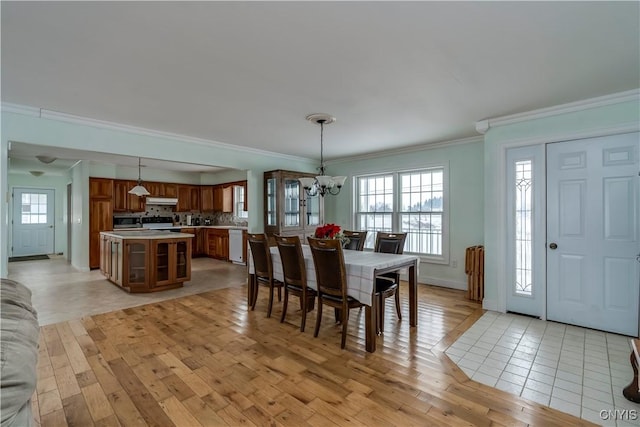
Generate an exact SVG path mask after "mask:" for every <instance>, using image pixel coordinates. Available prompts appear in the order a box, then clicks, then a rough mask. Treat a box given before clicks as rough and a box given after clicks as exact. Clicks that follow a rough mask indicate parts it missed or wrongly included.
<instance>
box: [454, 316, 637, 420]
mask: <svg viewBox="0 0 640 427" xmlns="http://www.w3.org/2000/svg"><path fill="white" fill-rule="evenodd" d="M630 353H631V347H630V344H629V338H628V337H626V336H622V335H616V334H610V333H606V332H601V331H595V330H592V329H586V328H580V327H576V326H571V325H565V324H561V323H555V322H547V321H542V320H538V319H533V318H529V317H526V316H519V315H514V314H503V313H497V312H492V311H490V312H487V313H485V314H484V315H483V316H482V317H481V318H480V319H478V321H477V322H476V323H475V324H474V325H473V326H472V327H471V328H469V329H468V330H467V331H466V332H465V333H464V334H462V335H461V336H460V338H459V339H458V340H456V342H455V343H453V344H452V345H451V346H450V347H449V348H448V349H447V350H446V354H447V356H449V358H451V359H452V360H453V361H454V362H455V363H456V364H457V365H458V366H459V367H460V368H461V369H462V370H463V371H464V372H465V373H466V374H467V375H468V376H469V378H472V379H473V380H475V381H477V382H480V383H482V384H486V385H489V386H492V387H496V388H498V389H500V390H504V391H508V392H511V393H513V394H516V395H519V396H522V397H524V398H527V399H530V400H533V401H535V402H538V403H541V404H543V405H547V406H550V407H552V408H555V409H558V410H561V411H563V412H567V413H570V414H573V415H576V416H578V417H581V418H583V419H585V420H588V421H591V422H594V423H596V424H602V425H605V426H619V427H622V426H636V427H637V426H639V425H640V404H636V403H633V402H630V401H628V400H626V399H625V398H624V397H623V396H622V389H623V388H624V387H625V386H627V385H628V384H629V383H630V382H631V379H632V378H633V370H632V368H631V365H630V363H629V355H630ZM616 410H617V412H616ZM601 411H609V412H603V413H602V415H601ZM616 415H617V417H616ZM614 418H618V420H615V419H614Z"/></svg>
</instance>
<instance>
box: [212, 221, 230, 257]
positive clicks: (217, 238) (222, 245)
mask: <svg viewBox="0 0 640 427" xmlns="http://www.w3.org/2000/svg"><path fill="white" fill-rule="evenodd" d="M207 255H208V256H209V257H210V258H215V259H220V260H223V261H228V260H229V230H226V229H218V228H208V229H207Z"/></svg>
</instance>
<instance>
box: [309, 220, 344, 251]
mask: <svg viewBox="0 0 640 427" xmlns="http://www.w3.org/2000/svg"><path fill="white" fill-rule="evenodd" d="M314 237H315V238H317V239H337V240H340V241H341V242H342V246H344V245H346V244H347V243H349V238H348V237H346V236H345V235H344V234H343V233H342V231H341V229H340V226H339V225H336V224H325V225H321V226H320V227H318V228H316V232H315V234H314Z"/></svg>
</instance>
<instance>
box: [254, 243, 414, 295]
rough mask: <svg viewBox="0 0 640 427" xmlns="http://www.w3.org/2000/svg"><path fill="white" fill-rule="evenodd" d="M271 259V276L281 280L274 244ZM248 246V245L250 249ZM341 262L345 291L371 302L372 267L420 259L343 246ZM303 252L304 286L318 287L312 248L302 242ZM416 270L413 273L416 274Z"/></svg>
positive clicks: (278, 258)
mask: <svg viewBox="0 0 640 427" xmlns="http://www.w3.org/2000/svg"><path fill="white" fill-rule="evenodd" d="M270 249H271V260H272V262H273V277H274V279H277V280H280V281H282V280H283V277H284V275H283V273H282V261H281V260H280V252H279V251H278V248H277V247H276V246H274V247H271V248H270ZM250 250H251V248H249V251H250ZM343 253H344V263H345V269H346V273H347V294H348V295H349V296H351V297H353V298H355V299H357V300H358V301H360V302H361V303H363V304H366V305H369V306H370V305H371V304H372V298H373V286H374V283H375V281H374V278H375V270H376V269H382V268H389V267H393V266H395V265H402V264H404V263H406V262H407V261H412V260H416V266H419V265H420V258H419V257H418V256H416V255H394V254H385V253H379V252H369V251H353V250H348V249H345V250H344V251H343ZM302 254H303V255H304V262H305V266H306V268H307V286H309V287H310V288H312V289H317V288H318V284H317V282H316V270H315V267H314V265H313V258H312V255H311V248H310V247H309V246H308V245H302ZM248 258H249V273H250V274H253V273H254V269H253V258H252V257H251V252H249V256H248ZM417 274H418V273H417V271H416V275H417Z"/></svg>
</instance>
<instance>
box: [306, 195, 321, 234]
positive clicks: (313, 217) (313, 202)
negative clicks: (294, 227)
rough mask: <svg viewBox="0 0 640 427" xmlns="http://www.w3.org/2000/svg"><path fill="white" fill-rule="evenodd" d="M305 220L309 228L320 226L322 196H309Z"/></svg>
mask: <svg viewBox="0 0 640 427" xmlns="http://www.w3.org/2000/svg"><path fill="white" fill-rule="evenodd" d="M305 220H306V224H305V225H308V226H313V227H315V226H318V225H320V195H317V194H316V195H315V196H307V199H306V200H305Z"/></svg>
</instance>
